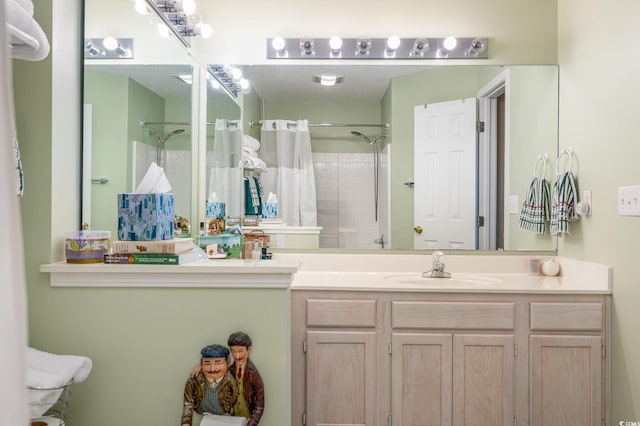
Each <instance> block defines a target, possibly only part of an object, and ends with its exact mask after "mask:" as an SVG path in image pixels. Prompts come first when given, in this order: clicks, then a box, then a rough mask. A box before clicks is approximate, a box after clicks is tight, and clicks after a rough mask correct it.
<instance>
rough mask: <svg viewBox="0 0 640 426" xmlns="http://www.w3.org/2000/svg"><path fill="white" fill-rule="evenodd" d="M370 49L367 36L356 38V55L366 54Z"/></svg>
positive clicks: (369, 40)
mask: <svg viewBox="0 0 640 426" xmlns="http://www.w3.org/2000/svg"><path fill="white" fill-rule="evenodd" d="M369 51H371V39H370V38H367V37H360V38H359V39H358V40H356V55H359V56H366V55H368V54H369Z"/></svg>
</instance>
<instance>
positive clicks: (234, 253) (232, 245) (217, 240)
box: [198, 234, 242, 259]
mask: <svg viewBox="0 0 640 426" xmlns="http://www.w3.org/2000/svg"><path fill="white" fill-rule="evenodd" d="M209 244H217V245H218V248H222V250H224V252H225V253H227V258H233V257H235V258H237V259H240V252H241V251H242V235H240V234H218V235H204V236H199V237H198V246H200V248H201V249H202V250H206V249H207V246H208V245H209Z"/></svg>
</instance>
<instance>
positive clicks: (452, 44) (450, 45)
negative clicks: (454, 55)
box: [442, 37, 458, 51]
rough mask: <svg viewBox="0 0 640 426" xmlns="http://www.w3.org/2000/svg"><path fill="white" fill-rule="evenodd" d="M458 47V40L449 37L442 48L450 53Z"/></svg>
mask: <svg viewBox="0 0 640 426" xmlns="http://www.w3.org/2000/svg"><path fill="white" fill-rule="evenodd" d="M457 45H458V40H456V38H455V37H447V38H445V39H444V41H443V42H442V46H444V48H445V49H447V50H449V51H451V50H453V49H455V48H456V46H457Z"/></svg>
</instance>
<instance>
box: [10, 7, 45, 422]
mask: <svg viewBox="0 0 640 426" xmlns="http://www.w3.org/2000/svg"><path fill="white" fill-rule="evenodd" d="M9 3H13V2H6V3H5V2H4V1H0V25H2V30H0V204H1V205H2V208H1V209H0V270H1V271H2V280H0V348H2V349H0V377H1V378H2V380H0V401H2V407H3V409H2V414H1V416H2V424H7V425H26V424H28V422H29V420H28V414H27V389H26V383H25V376H26V361H25V348H26V346H27V313H26V309H27V308H26V294H25V293H26V292H25V277H24V274H25V273H24V259H23V255H22V253H23V248H22V225H21V223H20V222H21V220H20V210H19V204H18V197H17V196H16V182H17V180H18V177H17V175H16V167H17V162H16V151H15V150H14V137H15V133H14V129H15V127H14V122H13V93H12V85H11V74H10V73H11V63H10V59H9V51H8V46H9V44H10V42H11V41H12V40H9V39H8V37H7V32H6V31H5V28H7V22H6V20H5V19H6V17H7V16H9V15H7V14H6V10H5V5H7V4H9ZM29 3H31V2H29ZM9 6H12V7H14V5H11V4H10V5H9ZM34 22H35V21H34ZM36 25H37V24H36ZM38 28H39V27H38ZM47 53H48V50H47ZM45 56H46V55H45Z"/></svg>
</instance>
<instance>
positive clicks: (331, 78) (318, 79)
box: [311, 74, 344, 86]
mask: <svg viewBox="0 0 640 426" xmlns="http://www.w3.org/2000/svg"><path fill="white" fill-rule="evenodd" d="M311 79H312V81H313V82H314V83H318V84H321V85H322V86H335V85H336V84H340V83H342V82H343V81H344V76H343V75H335V74H322V75H315V74H314V76H313V77H312V78H311Z"/></svg>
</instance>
